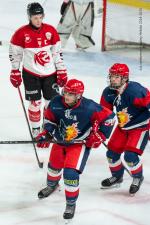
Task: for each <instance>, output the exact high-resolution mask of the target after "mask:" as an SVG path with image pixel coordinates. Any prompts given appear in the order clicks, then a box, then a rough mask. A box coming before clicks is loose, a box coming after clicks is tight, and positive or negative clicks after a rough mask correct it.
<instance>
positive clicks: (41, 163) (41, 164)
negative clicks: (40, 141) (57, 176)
mask: <svg viewBox="0 0 150 225" xmlns="http://www.w3.org/2000/svg"><path fill="white" fill-rule="evenodd" d="M18 93H19V97H20V100H21V104H22V108H23V111H24V115H25V118H26V122H27V125H28V130H29V133H30V136H31V139H32V141H31V143H32V144H33V148H34V152H35V156H36V159H37V163H38V166H39V168H43V162H40V160H39V157H38V154H37V150H36V146H35V143H34V139H33V135H32V132H31V128H30V124H29V120H28V117H27V113H26V109H25V105H24V102H23V98H22V94H21V91H20V88H19V87H18Z"/></svg>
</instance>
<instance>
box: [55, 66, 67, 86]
mask: <svg viewBox="0 0 150 225" xmlns="http://www.w3.org/2000/svg"><path fill="white" fill-rule="evenodd" d="M56 73H57V84H58V85H59V86H60V87H63V86H64V85H65V84H66V83H67V79H68V77H67V71H66V70H57V72H56Z"/></svg>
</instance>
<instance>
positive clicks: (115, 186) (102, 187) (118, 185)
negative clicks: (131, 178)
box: [101, 184, 121, 189]
mask: <svg viewBox="0 0 150 225" xmlns="http://www.w3.org/2000/svg"><path fill="white" fill-rule="evenodd" d="M120 187H121V184H114V185H112V186H110V187H104V186H101V189H113V188H120Z"/></svg>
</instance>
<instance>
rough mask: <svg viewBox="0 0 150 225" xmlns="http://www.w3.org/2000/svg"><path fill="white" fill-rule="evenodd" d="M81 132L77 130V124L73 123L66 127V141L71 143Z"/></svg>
mask: <svg viewBox="0 0 150 225" xmlns="http://www.w3.org/2000/svg"><path fill="white" fill-rule="evenodd" d="M78 133H79V130H78V128H77V123H73V124H72V125H70V126H67V127H66V134H65V141H71V140H73V139H74V138H76V137H77V136H78Z"/></svg>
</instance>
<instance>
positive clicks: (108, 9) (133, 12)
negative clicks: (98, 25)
mask: <svg viewBox="0 0 150 225" xmlns="http://www.w3.org/2000/svg"><path fill="white" fill-rule="evenodd" d="M149 28H150V0H103V20H102V45H101V46H102V51H106V50H112V49H116V48H117V49H118V48H125V47H135V48H138V47H140V48H143V47H150V29H149Z"/></svg>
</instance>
